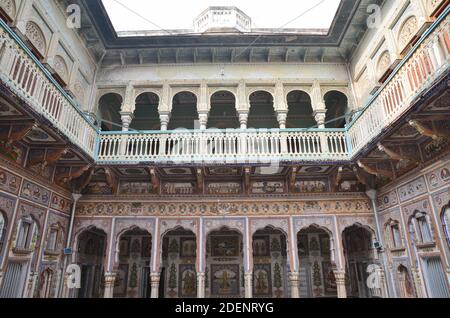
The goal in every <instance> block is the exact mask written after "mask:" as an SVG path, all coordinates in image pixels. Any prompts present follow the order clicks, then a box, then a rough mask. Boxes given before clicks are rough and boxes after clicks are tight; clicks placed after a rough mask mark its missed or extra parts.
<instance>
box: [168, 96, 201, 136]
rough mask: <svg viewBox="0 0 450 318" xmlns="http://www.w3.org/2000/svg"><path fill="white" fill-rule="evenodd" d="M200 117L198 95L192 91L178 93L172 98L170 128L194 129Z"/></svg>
mask: <svg viewBox="0 0 450 318" xmlns="http://www.w3.org/2000/svg"><path fill="white" fill-rule="evenodd" d="M198 119H199V118H198V112H197V96H195V95H194V94H193V93H191V92H181V93H178V94H176V95H175V96H174V98H173V100H172V113H171V117H170V121H169V126H168V129H169V130H175V129H194V128H196V127H195V122H196V121H198ZM197 128H199V127H197Z"/></svg>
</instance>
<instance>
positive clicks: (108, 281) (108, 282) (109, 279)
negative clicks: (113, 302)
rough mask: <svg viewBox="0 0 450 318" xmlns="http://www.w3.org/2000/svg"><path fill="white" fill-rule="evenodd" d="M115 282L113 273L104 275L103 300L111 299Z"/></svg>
mask: <svg viewBox="0 0 450 318" xmlns="http://www.w3.org/2000/svg"><path fill="white" fill-rule="evenodd" d="M115 282H116V274H115V273H108V274H105V291H104V293H103V298H113V296H114V283H115Z"/></svg>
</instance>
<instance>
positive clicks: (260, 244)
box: [252, 227, 289, 298]
mask: <svg viewBox="0 0 450 318" xmlns="http://www.w3.org/2000/svg"><path fill="white" fill-rule="evenodd" d="M252 246H253V297H255V298H286V296H287V295H288V283H287V272H288V271H289V270H288V268H287V247H286V235H285V234H284V233H283V232H282V231H280V230H276V229H273V228H271V227H267V228H265V229H263V230H259V231H257V232H256V233H255V234H254V235H253V245H252Z"/></svg>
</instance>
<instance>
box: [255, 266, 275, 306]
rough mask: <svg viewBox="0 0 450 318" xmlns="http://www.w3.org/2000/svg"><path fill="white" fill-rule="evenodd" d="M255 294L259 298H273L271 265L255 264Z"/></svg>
mask: <svg viewBox="0 0 450 318" xmlns="http://www.w3.org/2000/svg"><path fill="white" fill-rule="evenodd" d="M253 294H254V295H255V296H256V297H259V298H263V297H264V298H269V297H272V269H271V264H255V266H254V272H253Z"/></svg>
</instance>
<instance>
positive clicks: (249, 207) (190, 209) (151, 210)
mask: <svg viewBox="0 0 450 318" xmlns="http://www.w3.org/2000/svg"><path fill="white" fill-rule="evenodd" d="M371 211H372V209H371V207H370V204H369V201H368V200H364V199H348V200H324V201H316V200H311V201H296V202H282V201H281V202H253V203H252V202H235V201H233V202H198V203H185V202H143V203H138V202H135V203H132V202H112V203H104V202H95V203H94V202H81V203H80V204H79V205H78V207H77V212H76V213H77V215H78V216H128V215H132V216H246V215H274V216H275V215H303V214H357V213H371Z"/></svg>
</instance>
